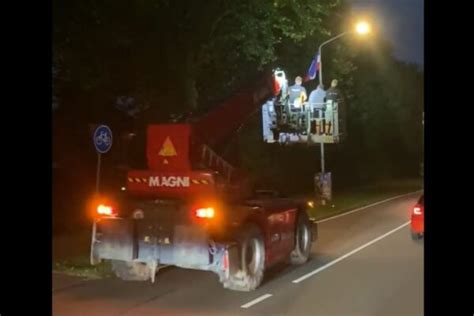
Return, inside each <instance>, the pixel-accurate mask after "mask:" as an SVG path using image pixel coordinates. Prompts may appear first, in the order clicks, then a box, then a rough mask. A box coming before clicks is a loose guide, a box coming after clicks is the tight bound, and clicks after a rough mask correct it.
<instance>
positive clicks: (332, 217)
mask: <svg viewBox="0 0 474 316" xmlns="http://www.w3.org/2000/svg"><path fill="white" fill-rule="evenodd" d="M421 191H423V190H418V191H415V192H410V193H407V194H402V195H397V196H394V197H391V198H388V199H385V200H382V201H378V202H375V203H372V204H369V205H366V206H362V207H359V208H356V209H354V210H352V211H349V212H344V213H342V214H339V215H334V216H331V217H328V218H325V219H322V220H320V221H317V222H316V223H318V224H319V223H322V222H325V221H330V220H332V219H335V218H338V217H341V216H345V215H349V214H351V213H355V212H358V211H362V210H365V209H366V208H369V207H372V206H375V205H379V204H382V203H385V202H388V201H391V200H395V199H399V198H401V197H404V196H408V195H411V194H415V193H419V192H421Z"/></svg>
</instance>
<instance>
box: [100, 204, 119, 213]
mask: <svg viewBox="0 0 474 316" xmlns="http://www.w3.org/2000/svg"><path fill="white" fill-rule="evenodd" d="M97 214H99V215H106V216H114V215H115V211H114V209H113V208H112V206H108V205H104V204H100V205H99V206H97Z"/></svg>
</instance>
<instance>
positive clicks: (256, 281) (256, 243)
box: [223, 224, 265, 292]
mask: <svg viewBox="0 0 474 316" xmlns="http://www.w3.org/2000/svg"><path fill="white" fill-rule="evenodd" d="M237 239H238V242H239V247H240V265H239V266H240V268H239V270H238V272H237V273H235V274H234V275H231V276H230V278H229V279H226V280H224V281H223V285H224V287H225V288H228V289H230V290H234V291H245V292H248V291H253V290H255V289H256V288H257V287H258V286H259V285H260V283H262V280H263V273H264V270H265V243H264V239H263V235H262V232H261V230H260V229H259V228H258V226H256V225H254V224H248V225H246V226H245V227H244V228H243V230H242V232H241V233H240V234H239V236H238V238H237Z"/></svg>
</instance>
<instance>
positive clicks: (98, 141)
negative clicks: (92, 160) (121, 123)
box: [93, 125, 112, 154]
mask: <svg viewBox="0 0 474 316" xmlns="http://www.w3.org/2000/svg"><path fill="white" fill-rule="evenodd" d="M93 141H94V146H95V149H96V150H97V152H98V153H101V154H105V153H106V152H108V151H109V150H110V148H111V147H112V131H111V130H110V128H109V127H108V126H107V125H99V126H98V127H97V128H96V129H95V132H94V139H93Z"/></svg>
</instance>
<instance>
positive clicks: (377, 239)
mask: <svg viewBox="0 0 474 316" xmlns="http://www.w3.org/2000/svg"><path fill="white" fill-rule="evenodd" d="M408 224H410V221H408V222H406V223H405V224H403V225H400V226H398V227H397V228H395V229H392V230H391V231H389V232H388V233H385V234H383V235H382V236H379V237H377V238H375V239H374V240H372V241H369V242H368V243H366V244H364V245H362V246H360V247H358V248H356V249H354V250H352V251H351V252H348V253H346V254H345V255H343V256H341V257H339V258H337V259H335V260H333V261H331V262H329V263H327V264H325V265H323V266H322V267H319V268H317V269H316V270H314V271H312V272H310V273H308V274H305V275H303V276H302V277H300V278H298V279H296V280H293V281H292V282H293V283H300V282H301V281H304V280H306V279H307V278H309V277H311V276H313V275H315V274H316V273H319V272H321V271H323V270H324V269H326V268H329V267H330V266H332V265H333V264H336V263H338V262H339V261H341V260H344V259H345V258H347V257H349V256H351V255H353V254H355V253H356V252H359V251H361V250H362V249H364V248H366V247H368V246H370V245H372V244H374V243H376V242H377V241H379V240H381V239H383V238H385V237H387V236H388V235H391V234H393V233H394V232H396V231H398V230H400V229H402V228H403V227H405V226H407V225H408Z"/></svg>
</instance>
